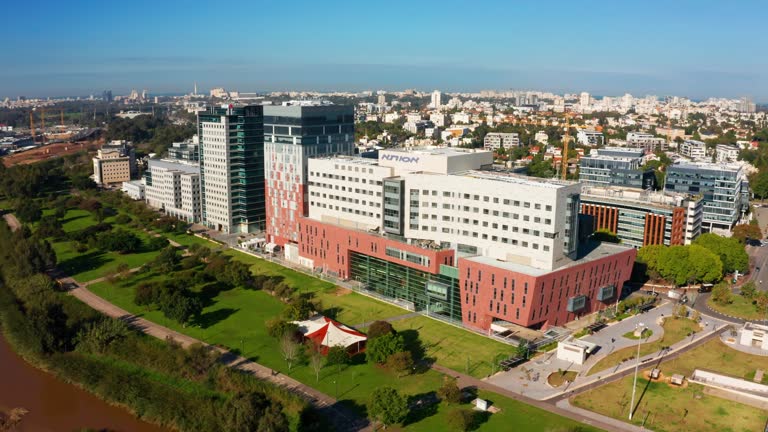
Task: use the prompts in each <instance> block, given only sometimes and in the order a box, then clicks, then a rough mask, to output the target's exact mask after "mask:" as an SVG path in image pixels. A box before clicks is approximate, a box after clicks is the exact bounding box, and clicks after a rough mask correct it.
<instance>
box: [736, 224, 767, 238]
mask: <svg viewBox="0 0 768 432" xmlns="http://www.w3.org/2000/svg"><path fill="white" fill-rule="evenodd" d="M733 238H735V239H738V240H739V241H740V242H742V243H744V242H746V241H747V239H761V238H763V233H762V232H761V231H760V226H759V225H757V224H754V223H746V224H739V225H736V226H735V227H733Z"/></svg>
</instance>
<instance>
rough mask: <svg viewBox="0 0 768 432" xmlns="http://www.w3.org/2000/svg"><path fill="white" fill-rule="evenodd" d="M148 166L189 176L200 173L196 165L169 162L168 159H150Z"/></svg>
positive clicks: (183, 162)
mask: <svg viewBox="0 0 768 432" xmlns="http://www.w3.org/2000/svg"><path fill="white" fill-rule="evenodd" d="M149 164H150V165H152V166H157V167H161V168H165V169H169V170H174V171H184V172H186V173H189V174H198V173H200V165H199V164H197V163H190V162H185V161H177V160H169V159H150V160H149Z"/></svg>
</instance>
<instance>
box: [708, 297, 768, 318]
mask: <svg viewBox="0 0 768 432" xmlns="http://www.w3.org/2000/svg"><path fill="white" fill-rule="evenodd" d="M732 298H733V302H732V303H730V304H727V305H721V304H718V303H715V302H713V301H712V297H710V298H709V299H707V306H709V307H710V308H712V310H715V311H717V312H720V313H723V314H726V315H730V316H734V317H739V318H743V319H746V320H764V319H766V317H768V311H762V312H758V310H757V308H756V307H755V305H754V304H752V300H749V299H747V298H745V297H743V296H740V295H734V296H733V297H732Z"/></svg>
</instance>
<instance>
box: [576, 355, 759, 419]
mask: <svg viewBox="0 0 768 432" xmlns="http://www.w3.org/2000/svg"><path fill="white" fill-rule="evenodd" d="M701 364H706V363H704V362H702V363H701ZM661 369H662V373H664V374H668V373H671V372H668V371H669V368H668V367H665V364H662V366H661ZM632 380H633V377H632V376H631V375H629V376H627V377H625V378H623V379H621V380H619V381H616V382H613V383H610V384H607V385H604V386H602V387H598V388H596V389H594V390H590V391H588V392H586V393H584V394H581V395H579V396H577V397H575V398H574V399H573V401H572V402H573V403H574V405H576V406H579V407H581V408H584V409H588V410H590V411H595V412H599V413H601V414H604V415H607V416H610V417H613V418H616V419H619V420H622V421H627V416H628V414H629V409H630V407H629V405H630V402H631V395H632ZM637 394H638V398H639V399H638V400H639V403H637V406H638V408H637V409H636V410H635V414H634V416H633V419H632V423H634V424H636V425H640V424H642V423H643V420H644V419H646V417H647V420H646V423H645V427H647V428H649V429H651V430H655V431H659V432H687V431H718V432H755V431H759V430H762V428H763V427H764V426H765V422H766V420H767V419H768V415H766V413H765V411H763V410H760V409H758V408H754V407H751V406H748V405H743V404H740V403H738V402H732V401H729V400H726V399H721V398H718V397H715V396H710V395H708V394H705V393H704V387H702V386H699V385H698V384H688V385H687V387H685V388H681V387H673V386H670V385H669V384H667V383H666V382H661V381H659V382H649V381H648V380H647V379H645V378H642V377H639V378H638V380H637Z"/></svg>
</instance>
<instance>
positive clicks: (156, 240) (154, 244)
mask: <svg viewBox="0 0 768 432" xmlns="http://www.w3.org/2000/svg"><path fill="white" fill-rule="evenodd" d="M120 216H122V215H120ZM115 222H117V221H115ZM118 223H119V222H118ZM169 244H170V242H168V239H167V238H165V237H152V238H150V239H149V242H148V243H147V249H150V250H153V251H154V250H160V249H162V248H164V247H167V246H168V245H169Z"/></svg>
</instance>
